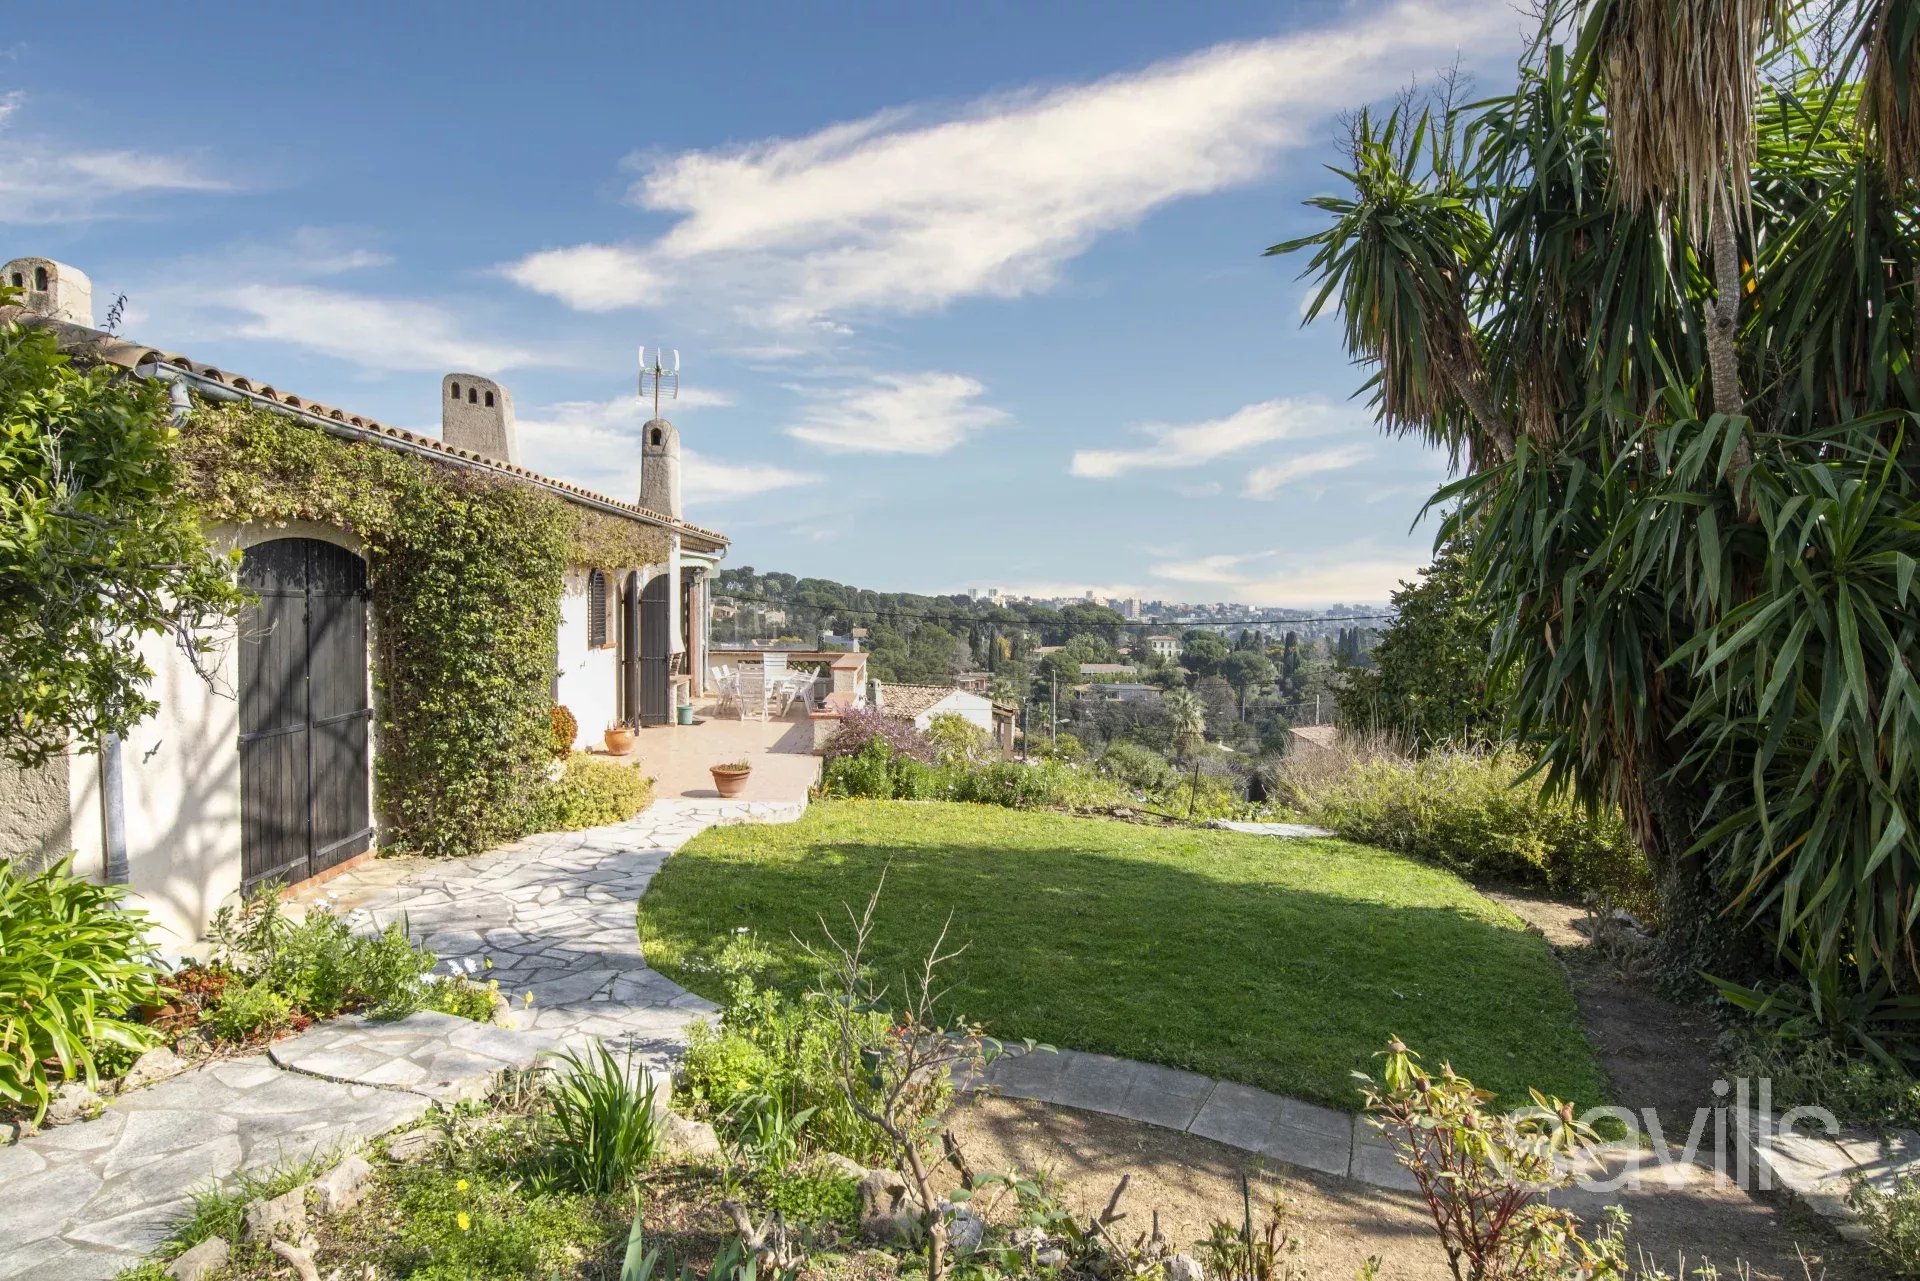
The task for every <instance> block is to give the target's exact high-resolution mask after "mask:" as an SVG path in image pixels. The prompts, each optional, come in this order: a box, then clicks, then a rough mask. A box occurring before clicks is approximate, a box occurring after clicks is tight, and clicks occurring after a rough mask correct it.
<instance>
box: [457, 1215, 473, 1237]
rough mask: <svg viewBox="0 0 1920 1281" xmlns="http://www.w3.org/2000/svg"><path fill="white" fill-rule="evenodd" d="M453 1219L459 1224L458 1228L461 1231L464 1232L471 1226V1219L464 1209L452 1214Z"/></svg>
mask: <svg viewBox="0 0 1920 1281" xmlns="http://www.w3.org/2000/svg"><path fill="white" fill-rule="evenodd" d="M453 1221H454V1222H455V1223H457V1224H459V1225H460V1230H461V1231H462V1232H466V1231H468V1230H470V1229H471V1228H472V1227H473V1219H472V1218H471V1217H469V1216H468V1214H467V1212H466V1211H465V1210H462V1211H460V1213H458V1214H456V1215H454V1216H453Z"/></svg>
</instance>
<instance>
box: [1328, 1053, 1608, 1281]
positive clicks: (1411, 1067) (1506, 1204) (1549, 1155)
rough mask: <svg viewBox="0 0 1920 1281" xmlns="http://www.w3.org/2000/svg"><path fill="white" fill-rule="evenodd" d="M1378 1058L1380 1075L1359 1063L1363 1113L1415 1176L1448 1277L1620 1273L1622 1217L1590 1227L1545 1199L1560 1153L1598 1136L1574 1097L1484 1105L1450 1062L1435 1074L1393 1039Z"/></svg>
mask: <svg viewBox="0 0 1920 1281" xmlns="http://www.w3.org/2000/svg"><path fill="white" fill-rule="evenodd" d="M1377 1057H1379V1058H1380V1059H1382V1061H1383V1062H1382V1066H1381V1072H1380V1078H1379V1080H1378V1081H1375V1080H1374V1079H1372V1078H1370V1077H1367V1076H1365V1075H1364V1074H1361V1089H1360V1092H1361V1094H1362V1096H1363V1097H1364V1098H1365V1099H1366V1111H1367V1120H1368V1122H1369V1123H1370V1124H1371V1125H1372V1126H1373V1127H1374V1128H1375V1129H1376V1130H1378V1131H1379V1132H1380V1133H1381V1134H1382V1135H1384V1136H1385V1137H1386V1138H1387V1139H1388V1140H1390V1141H1391V1142H1392V1143H1393V1144H1394V1146H1395V1148H1397V1149H1398V1153H1397V1155H1398V1157H1399V1161H1400V1164H1401V1165H1402V1166H1403V1167H1404V1168H1405V1169H1406V1170H1407V1172H1408V1173H1410V1174H1411V1175H1412V1176H1413V1179H1414V1182H1415V1183H1416V1184H1417V1185H1418V1186H1419V1189H1420V1196H1421V1199H1422V1200H1424V1201H1425V1202H1426V1204H1427V1209H1428V1212H1429V1213H1430V1214H1431V1216H1432V1218H1433V1226H1434V1229H1435V1230H1436V1231H1437V1232H1438V1233H1439V1235H1440V1243H1441V1246H1442V1248H1443V1249H1444V1250H1445V1252H1446V1256H1447V1261H1448V1263H1449V1264H1450V1265H1451V1268H1452V1271H1453V1274H1454V1276H1456V1277H1461V1278H1466V1279H1467V1281H1494V1279H1495V1278H1514V1279H1515V1281H1518V1279H1519V1278H1539V1279H1540V1281H1548V1278H1561V1277H1566V1278H1571V1277H1576V1276H1595V1275H1597V1276H1616V1277H1617V1276H1623V1275H1625V1273H1626V1268H1625V1266H1624V1264H1625V1259H1624V1255H1625V1244H1624V1241H1623V1240H1622V1238H1621V1235H1620V1232H1619V1227H1618V1223H1617V1221H1616V1222H1610V1223H1609V1224H1608V1225H1607V1226H1606V1227H1605V1228H1604V1229H1603V1230H1602V1231H1601V1232H1600V1233H1599V1234H1598V1235H1596V1236H1595V1237H1593V1238H1587V1237H1584V1236H1583V1235H1582V1234H1581V1224H1580V1220H1579V1219H1578V1218H1576V1217H1574V1215H1573V1214H1572V1213H1570V1212H1569V1211H1567V1210H1564V1209H1561V1208H1559V1207H1557V1206H1553V1205H1550V1204H1548V1202H1547V1197H1548V1194H1549V1193H1550V1192H1551V1191H1552V1190H1553V1189H1554V1188H1556V1187H1558V1186H1561V1185H1563V1184H1565V1183H1567V1182H1570V1181H1571V1180H1570V1176H1563V1175H1561V1174H1559V1173H1558V1172H1557V1171H1556V1169H1555V1164H1554V1161H1555V1158H1556V1156H1565V1155H1569V1154H1571V1153H1573V1152H1576V1151H1579V1150H1581V1149H1583V1148H1585V1147H1586V1146H1588V1145H1589V1144H1591V1143H1593V1142H1594V1141H1595V1140H1596V1138H1597V1137H1598V1136H1596V1135H1595V1134H1594V1132H1593V1131H1592V1130H1591V1129H1590V1128H1588V1127H1587V1126H1586V1125H1584V1124H1582V1123H1581V1122H1580V1121H1578V1120H1576V1119H1574V1114H1573V1105H1572V1104H1571V1103H1567V1102H1564V1101H1562V1100H1560V1099H1553V1098H1548V1097H1547V1096H1545V1095H1543V1094H1541V1093H1540V1092H1539V1091H1538V1090H1535V1091H1533V1107H1532V1108H1530V1109H1523V1110H1522V1111H1520V1112H1517V1113H1505V1112H1494V1111H1489V1110H1488V1109H1487V1108H1486V1106H1485V1105H1486V1104H1488V1103H1490V1102H1492V1099H1493V1096H1492V1095H1491V1094H1490V1093H1488V1092H1487V1091H1484V1090H1481V1089H1479V1088H1478V1087H1476V1086H1475V1085H1474V1084H1473V1082H1471V1081H1469V1080H1467V1078H1466V1077H1464V1076H1459V1075H1457V1074H1456V1073H1455V1072H1454V1070H1453V1068H1452V1066H1451V1065H1450V1064H1445V1063H1443V1064H1441V1065H1440V1070H1439V1071H1438V1072H1437V1073H1431V1074H1430V1073H1429V1072H1428V1071H1427V1070H1426V1069H1425V1068H1424V1067H1422V1066H1421V1063H1420V1056H1419V1055H1418V1054H1415V1053H1414V1052H1413V1051H1412V1050H1409V1049H1408V1048H1407V1047H1406V1046H1405V1045H1402V1044H1401V1043H1400V1042H1399V1041H1397V1040H1395V1041H1391V1042H1389V1044H1388V1047H1387V1050H1386V1052H1385V1053H1383V1054H1381V1055H1379V1056H1377Z"/></svg>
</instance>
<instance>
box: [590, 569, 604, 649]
mask: <svg viewBox="0 0 1920 1281" xmlns="http://www.w3.org/2000/svg"><path fill="white" fill-rule="evenodd" d="M606 647H607V576H606V575H605V574H603V573H601V572H600V571H599V570H597V569H594V570H589V571H587V648H588V649H605V648H606Z"/></svg>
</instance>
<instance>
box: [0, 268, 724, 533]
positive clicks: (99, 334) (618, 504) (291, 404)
mask: <svg viewBox="0 0 1920 1281" xmlns="http://www.w3.org/2000/svg"><path fill="white" fill-rule="evenodd" d="M16 262H31V263H38V262H46V263H47V264H48V265H49V266H51V267H54V268H56V269H58V270H61V271H64V272H66V273H69V274H70V275H71V276H72V277H74V278H77V279H78V280H79V281H81V282H84V281H85V276H84V274H82V273H80V272H77V271H75V270H74V269H73V268H71V267H66V266H65V265H64V264H56V263H52V262H51V260H43V259H19V260H16ZM14 320H24V321H27V322H28V323H33V324H40V325H44V326H46V327H47V328H49V329H52V330H53V331H54V332H55V333H57V334H58V335H59V338H60V345H61V347H62V349H63V350H65V351H66V352H67V353H68V354H69V355H71V356H73V357H74V358H75V359H76V360H81V361H91V362H98V363H103V364H110V365H119V366H121V367H122V368H125V369H129V370H133V371H135V372H137V373H139V374H140V375H141V376H143V377H158V378H165V379H168V380H173V379H179V380H180V381H183V382H184V383H186V385H187V386H188V388H189V389H190V390H193V391H197V392H200V393H201V394H203V395H207V396H209V397H210V398H212V399H216V400H239V401H244V402H246V403H250V404H254V405H258V406H261V407H262V408H266V409H270V410H273V411H274V412H277V413H282V414H286V415H288V416H290V417H292V418H295V419H297V420H299V421H303V422H306V423H309V424H311V425H313V426H315V427H318V428H320V429H322V430H325V431H328V432H331V433H333V434H335V435H339V436H346V437H350V438H356V439H361V440H365V441H368V442H370V443H372V444H375V445H380V446H382V447H385V448H388V449H396V450H401V451H405V452H409V453H416V454H421V455H424V456H426V457H429V458H434V459H437V460H439V461H441V462H444V463H448V464H451V465H454V466H463V467H472V468H476V469H479V470H483V471H490V472H495V473H497V474H499V475H502V476H505V477H510V478H512V479H515V480H520V481H524V482H526V483H528V484H531V485H535V486H538V487H539V488H541V489H545V490H548V491H549V492H551V493H553V494H556V495H558V496H559V497H561V498H563V499H566V500H567V501H568V502H571V503H575V504H578V505H580V506H583V507H591V508H595V509H597V510H600V511H603V512H606V513H608V514H609V515H613V516H623V517H626V518H627V519H629V520H634V521H639V522H641V523H643V524H649V525H658V526H661V527H663V528H666V529H669V530H672V531H674V532H676V533H678V534H680V535H681V538H682V545H683V546H686V547H689V548H690V549H693V550H705V551H719V550H721V549H722V548H725V547H726V546H727V545H728V539H727V536H726V535H725V534H722V533H720V532H718V531H717V530H712V529H707V528H705V527H704V526H700V525H695V524H693V523H691V522H690V521H686V520H682V519H679V518H677V517H675V516H671V515H669V514H667V513H664V512H659V511H654V510H652V509H650V508H647V507H642V506H640V505H639V504H638V503H633V502H628V501H627V500H625V499H620V498H613V497H610V496H608V495H606V494H600V493H595V492H594V491H593V490H591V489H587V488H586V487H585V486H582V485H576V484H574V483H572V482H571V481H566V480H561V479H559V478H558V477H555V476H547V475H543V474H541V473H540V472H536V471H533V470H531V469H530V468H526V467H522V466H520V465H519V464H518V463H515V462H511V461H508V460H507V459H504V458H500V457H494V456H489V455H488V454H486V453H481V452H478V451H476V450H473V449H461V448H455V447H453V446H450V445H448V444H447V443H446V442H445V441H443V440H442V439H440V438H439V437H437V436H424V435H421V434H420V433H418V432H412V431H407V430H405V429H404V428H400V427H390V426H388V425H387V424H385V423H382V422H379V421H376V420H375V419H372V418H369V417H366V416H365V415H362V414H354V413H349V412H348V411H346V410H344V409H339V408H336V407H334V406H332V405H328V404H323V403H321V402H320V401H317V400H310V399H308V398H306V397H304V396H298V395H295V394H293V393H291V392H285V391H281V390H280V389H278V388H277V387H274V386H273V385H272V384H270V383H268V382H265V381H263V380H260V379H256V378H249V377H247V376H246V375H244V374H239V373H235V372H234V371H232V370H227V369H219V368H217V367H215V366H213V365H209V364H205V363H203V362H200V361H196V360H192V359H189V358H188V357H186V356H182V355H179V354H177V353H175V352H170V351H162V350H160V349H159V348H156V347H149V346H146V345H145V344H142V343H137V342H133V341H130V340H128V339H125V338H121V337H119V336H118V335H115V334H111V333H108V332H106V331H105V330H101V329H96V328H94V327H93V326H92V310H91V306H90V300H88V299H86V298H84V297H83V299H82V301H81V302H80V303H78V304H76V303H73V302H71V301H63V300H62V299H61V298H60V297H59V296H57V295H47V294H45V291H42V293H41V294H39V295H36V294H35V293H34V292H32V291H31V290H30V291H29V292H28V293H27V295H26V302H25V304H24V305H20V306H9V307H0V324H7V323H11V322H12V321H14ZM82 322H84V323H82ZM448 378H450V379H451V378H461V379H470V380H471V381H473V382H475V383H477V384H480V385H482V386H486V387H489V388H492V389H494V390H497V391H498V392H499V394H500V396H501V397H502V400H503V405H502V408H503V409H504V410H505V412H506V414H507V415H508V421H509V423H510V422H511V418H510V415H511V405H512V401H511V398H510V397H507V396H506V393H505V389H504V388H500V387H499V384H497V383H493V382H492V381H491V380H490V379H486V378H482V377H478V376H475V375H466V374H450V375H448ZM487 407H489V408H492V407H493V405H492V399H491V397H489V399H488V402H487ZM634 451H635V453H636V454H637V453H638V452H639V451H640V444H639V442H638V441H636V442H635V443H634Z"/></svg>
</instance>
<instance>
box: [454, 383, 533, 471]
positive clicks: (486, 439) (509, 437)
mask: <svg viewBox="0 0 1920 1281" xmlns="http://www.w3.org/2000/svg"><path fill="white" fill-rule="evenodd" d="M440 441H441V443H442V444H444V445H445V446H446V447H447V448H448V449H464V450H466V451H467V452H468V453H472V454H479V455H481V456H482V457H485V458H491V459H493V460H494V461H495V462H502V463H513V464H516V465H518V463H519V462H520V442H519V439H518V438H517V437H516V436H515V434H514V429H513V397H512V396H509V395H508V394H507V389H506V388H505V387H502V386H501V385H500V384H499V383H497V382H495V381H493V379H491V378H482V377H481V376H480V375H478V374H448V375H447V376H446V377H445V378H442V379H441V380H440Z"/></svg>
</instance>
